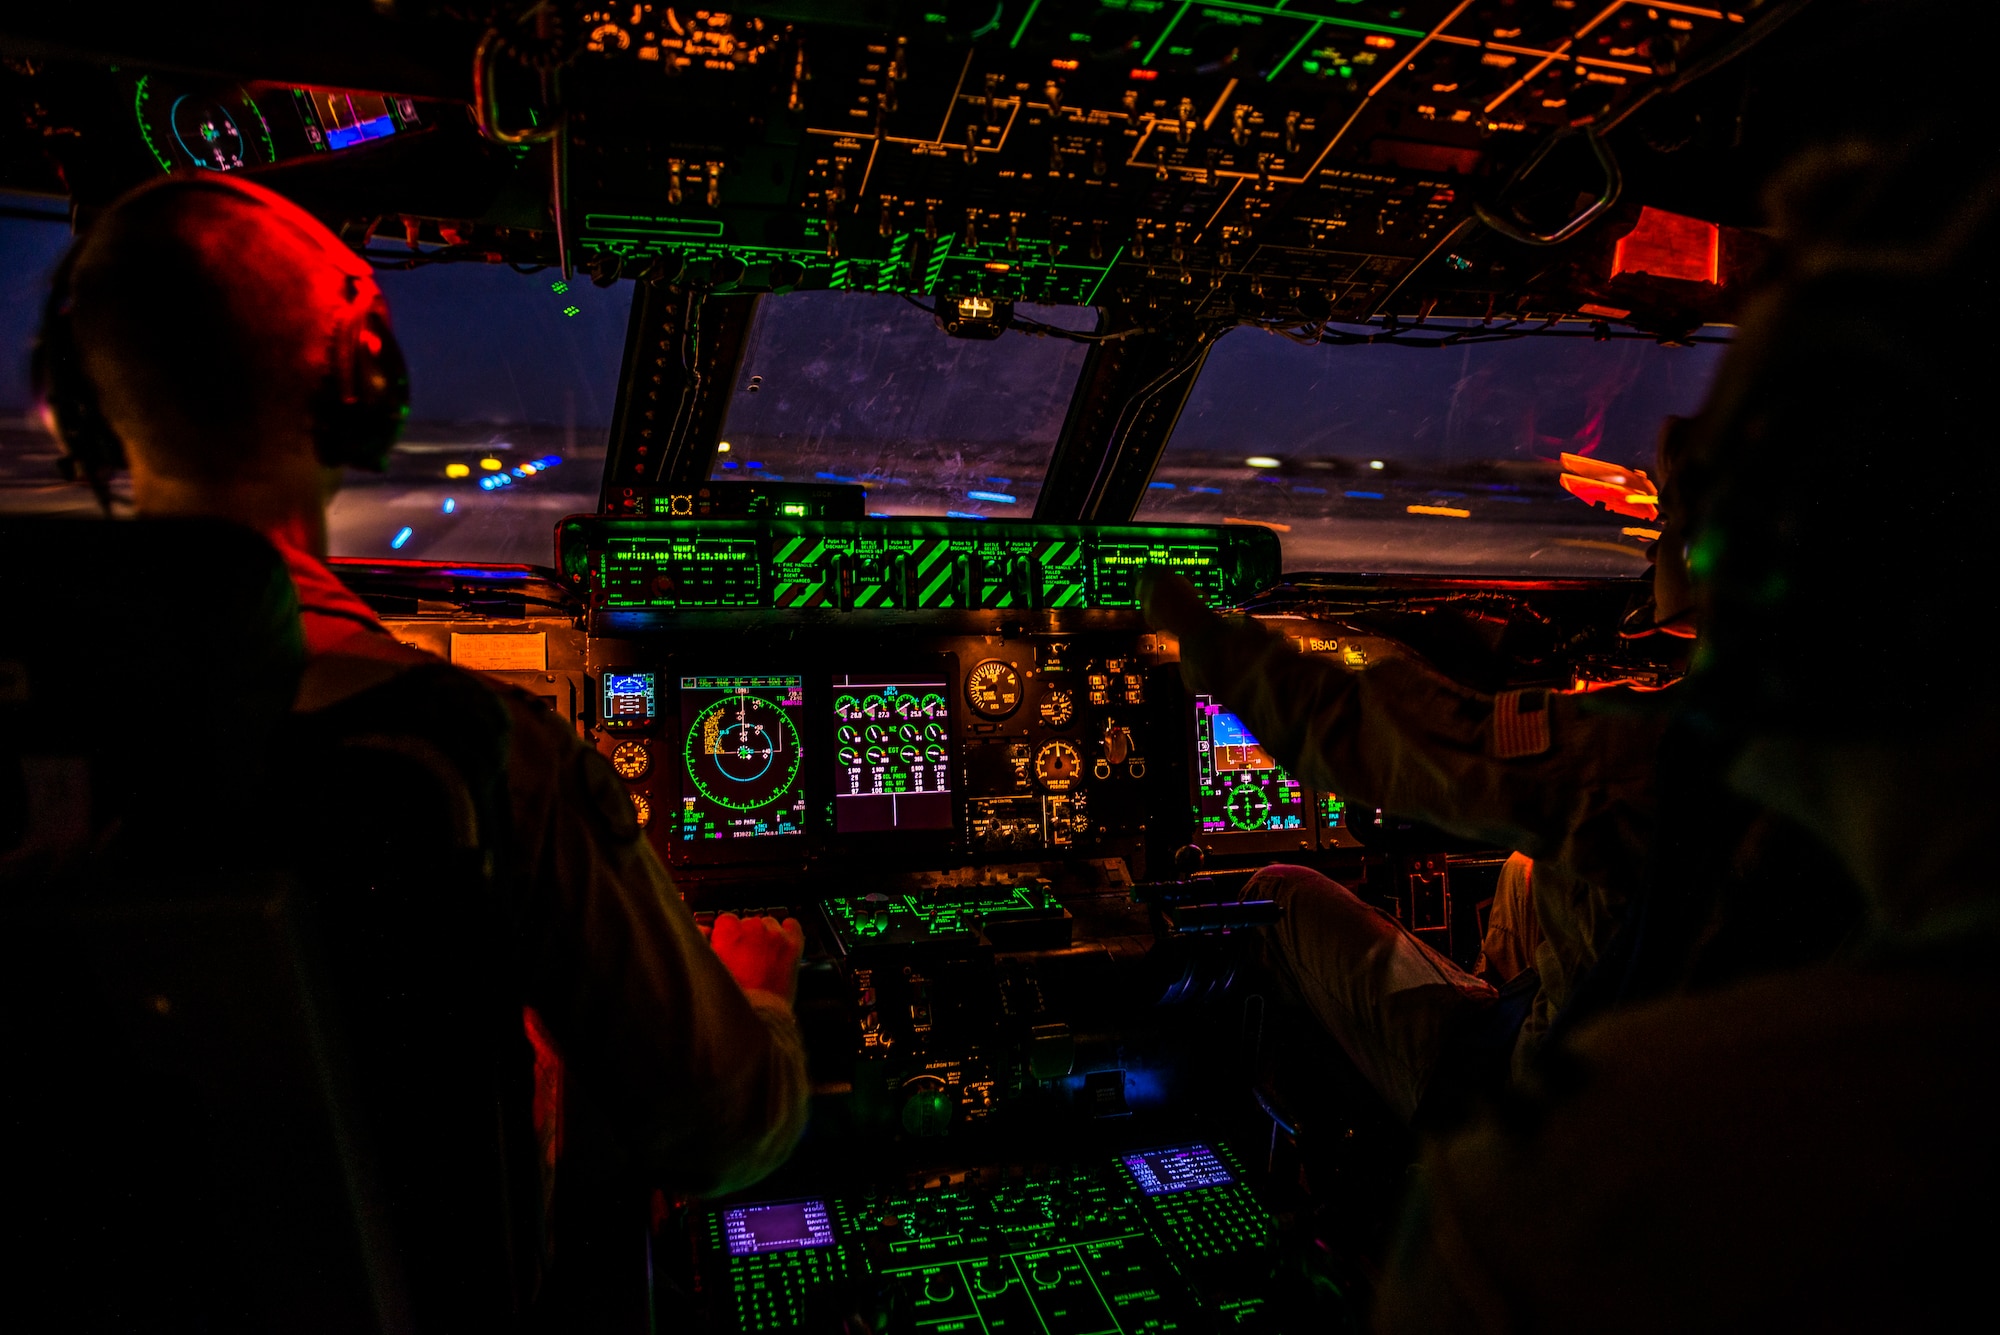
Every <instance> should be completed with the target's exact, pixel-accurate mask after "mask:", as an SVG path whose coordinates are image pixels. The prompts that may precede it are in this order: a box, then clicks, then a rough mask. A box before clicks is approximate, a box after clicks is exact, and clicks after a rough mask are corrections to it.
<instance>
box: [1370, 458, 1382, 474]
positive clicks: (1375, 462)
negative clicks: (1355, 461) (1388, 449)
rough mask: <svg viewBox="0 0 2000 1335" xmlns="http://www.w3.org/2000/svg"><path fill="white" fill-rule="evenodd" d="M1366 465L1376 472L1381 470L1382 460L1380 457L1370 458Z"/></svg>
mask: <svg viewBox="0 0 2000 1335" xmlns="http://www.w3.org/2000/svg"><path fill="white" fill-rule="evenodd" d="M1368 466H1369V467H1370V468H1372V469H1374V470H1375V471H1376V472H1378V473H1379V472H1381V471H1382V461H1381V460H1380V459H1370V460H1369V461H1368Z"/></svg>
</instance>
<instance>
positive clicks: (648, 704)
mask: <svg viewBox="0 0 2000 1335" xmlns="http://www.w3.org/2000/svg"><path fill="white" fill-rule="evenodd" d="M656 709H657V691H656V688H655V684H654V679H653V674H652V673H650V672H607V673H605V674H604V721H605V722H606V723H651V722H652V721H653V715H654V713H655V712H656Z"/></svg>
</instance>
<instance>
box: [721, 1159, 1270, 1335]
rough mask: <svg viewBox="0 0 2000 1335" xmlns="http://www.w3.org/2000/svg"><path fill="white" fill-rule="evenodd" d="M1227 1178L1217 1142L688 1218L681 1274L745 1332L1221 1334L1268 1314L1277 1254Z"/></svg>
mask: <svg viewBox="0 0 2000 1335" xmlns="http://www.w3.org/2000/svg"><path fill="white" fill-rule="evenodd" d="M1243 1178H1244V1174H1243V1169H1242V1166H1241V1164H1240V1162H1239V1161H1238V1160H1237V1159H1236V1157H1235V1155H1234V1154H1233V1153H1231V1151H1230V1150H1229V1149H1228V1148H1227V1147H1226V1146H1224V1145H1220V1144H1214V1145H1211V1144H1207V1143H1192V1144H1177V1145H1166V1146H1159V1147H1145V1148H1139V1149H1135V1150H1132V1151H1128V1152H1126V1153H1123V1154H1119V1155H1116V1156H1113V1157H1110V1158H1107V1159H1104V1160H1100V1161H1097V1162H1084V1163H1079V1164H1076V1165H1073V1166H1068V1167H1058V1168H1050V1169H1044V1170H1041V1171H1038V1172H1035V1173H1032V1174H1028V1175H1024V1176H1023V1177H1022V1178H1021V1179H1020V1180H1019V1181H1014V1182H1009V1183H1007V1184H1005V1185H1004V1186H1002V1187H1000V1188H999V1189H998V1190H991V1191H988V1190H980V1189H978V1188H974V1187H959V1188H947V1189H943V1190H931V1191H907V1192H895V1193H892V1194H889V1195H887V1196H879V1197H878V1196H876V1195H874V1194H873V1193H869V1194H868V1195H866V1196H863V1195H860V1194H858V1193H857V1194H854V1195H834V1196H825V1195H820V1196H806V1197H800V1198H793V1199H781V1200H760V1201H749V1202H744V1203H741V1204H731V1205H725V1206H723V1207H720V1208H716V1209H711V1210H708V1211H706V1212H704V1214H703V1215H702V1217H701V1218H700V1220H699V1221H698V1223H697V1224H696V1227H695V1233H696V1239H695V1241H696V1248H695V1250H696V1252H697V1261H696V1264H697V1266H698V1267H699V1270H700V1273H701V1274H702V1276H703V1278H704V1279H706V1280H707V1281H708V1282H707V1283H705V1284H703V1285H702V1286H701V1288H702V1289H703V1290H704V1291H705V1292H708V1293H711V1294H713V1295H714V1299H713V1301H714V1302H715V1304H716V1306H717V1307H719V1308H721V1309H722V1310H720V1311H714V1312H712V1313H711V1314H710V1320H711V1322H712V1323H713V1325H714V1326H715V1327H719V1328H727V1329H732V1330H737V1331H742V1332H745V1335H766V1333H768V1335H780V1333H781V1332H789V1331H795V1330H806V1329H815V1328H831V1327H830V1326H828V1325H827V1324H826V1318H827V1315H828V1313H829V1312H833V1311H835V1304H841V1305H842V1306H840V1307H839V1309H838V1310H839V1311H840V1312H846V1311H860V1312H868V1311H869V1310H870V1309H871V1308H873V1307H876V1306H881V1307H882V1308H883V1309H884V1310H885V1311H894V1312H895V1313H896V1315H897V1316H899V1317H900V1318H901V1323H900V1324H899V1325H898V1327H897V1328H901V1329H913V1330H919V1331H925V1332H951V1331H966V1330H974V1331H976V1330H986V1331H995V1332H1001V1331H1021V1330H1030V1331H1044V1330H1046V1331H1067V1332H1076V1333H1077V1335H1084V1333H1086V1332H1089V1333H1092V1335H1095V1333H1099V1332H1101V1333H1102V1335H1140V1333H1141V1332H1155V1331H1170V1330H1177V1329H1194V1328H1209V1327H1213V1326H1216V1325H1228V1326H1234V1325H1239V1324H1243V1323H1244V1322H1245V1321H1246V1320H1249V1319H1251V1318H1254V1317H1256V1316H1257V1315H1259V1310H1260V1309H1263V1308H1265V1307H1267V1306H1268V1305H1269V1297H1268V1290H1269V1287H1270V1286H1269V1272H1270V1270H1271V1267H1272V1261H1273V1259H1274V1254H1275V1252H1276V1249H1277V1242H1278V1221H1277V1219H1276V1217H1275V1216H1274V1215H1273V1214H1272V1213H1271V1211H1270V1210H1269V1209H1268V1208H1266V1207H1265V1205H1264V1204H1263V1203H1262V1202H1261V1201H1260V1200H1259V1199H1258V1197H1257V1195H1256V1194H1255V1193H1254V1192H1253V1191H1252V1190H1251V1189H1250V1188H1249V1186H1248V1185H1247V1184H1246V1183H1245V1182H1244V1180H1243ZM905 1305H906V1306H905ZM1263 1315H1265V1316H1267V1317H1268V1316H1270V1315H1272V1314H1271V1313H1268V1312H1266V1313H1264V1314H1263ZM717 1318H719V1320H718V1319H717Z"/></svg>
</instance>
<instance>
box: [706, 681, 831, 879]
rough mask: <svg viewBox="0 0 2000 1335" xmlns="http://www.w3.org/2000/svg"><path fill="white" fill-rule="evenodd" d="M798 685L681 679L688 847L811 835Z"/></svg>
mask: <svg viewBox="0 0 2000 1335" xmlns="http://www.w3.org/2000/svg"><path fill="white" fill-rule="evenodd" d="M804 713H805V698H804V689H803V683H802V682H801V680H800V679H799V678H798V677H795V676H786V675H770V674H751V675H744V676H731V677H682V678H681V729H682V732H681V766H682V771H681V784H682V786H681V830H680V838H681V841H682V842H683V843H704V842H707V841H710V840H730V839H754V838H761V837H767V836H785V835H796V834H803V833H804V832H805V816H806V795H805V783H804V781H803V779H802V777H801V775H800V766H801V761H802V756H801V749H802V748H801V746H800V742H799V732H800V724H801V723H802V722H803V719H802V715H803V714H804Z"/></svg>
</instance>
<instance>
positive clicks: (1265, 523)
mask: <svg viewBox="0 0 2000 1335" xmlns="http://www.w3.org/2000/svg"><path fill="white" fill-rule="evenodd" d="M1222 522H1223V523H1225V524H1250V525H1253V526H1254V527H1257V528H1269V529H1276V530H1277V531H1278V532H1280V533H1290V532H1291V531H1292V526H1291V525H1290V524H1280V523H1279V522H1278V521H1277V520H1275V519H1238V518H1237V517H1236V516H1235V515H1225V516H1223V520H1222Z"/></svg>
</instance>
